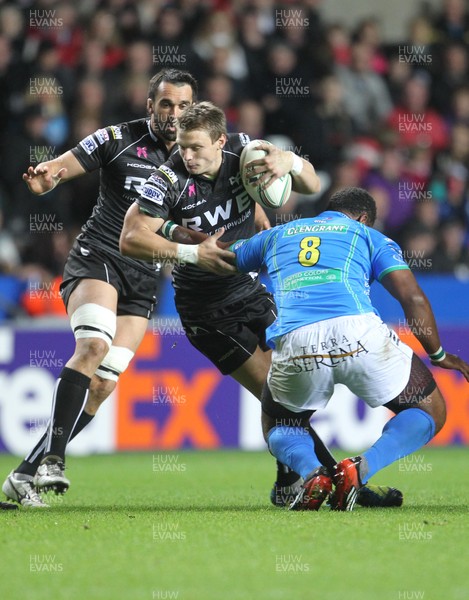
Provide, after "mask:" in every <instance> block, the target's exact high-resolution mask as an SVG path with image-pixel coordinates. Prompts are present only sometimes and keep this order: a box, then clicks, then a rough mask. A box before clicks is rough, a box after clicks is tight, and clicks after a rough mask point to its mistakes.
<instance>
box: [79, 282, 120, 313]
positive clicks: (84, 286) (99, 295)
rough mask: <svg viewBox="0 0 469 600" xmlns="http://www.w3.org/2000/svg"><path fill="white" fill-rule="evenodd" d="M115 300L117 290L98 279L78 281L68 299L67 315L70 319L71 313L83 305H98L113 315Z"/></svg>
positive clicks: (115, 305) (115, 306) (115, 307)
mask: <svg viewBox="0 0 469 600" xmlns="http://www.w3.org/2000/svg"><path fill="white" fill-rule="evenodd" d="M117 298H118V294H117V290H116V288H115V287H114V286H112V285H111V284H109V283H106V282H105V281H100V280H99V279H80V280H79V282H78V283H77V285H76V286H75V288H74V290H73V292H72V293H71V294H70V297H69V299H68V303H67V313H68V316H69V317H72V316H73V313H74V312H75V311H76V310H77V309H78V308H79V307H80V306H83V305H84V304H98V305H99V306H102V307H103V308H107V309H109V310H112V311H113V312H114V313H115V312H116V309H117Z"/></svg>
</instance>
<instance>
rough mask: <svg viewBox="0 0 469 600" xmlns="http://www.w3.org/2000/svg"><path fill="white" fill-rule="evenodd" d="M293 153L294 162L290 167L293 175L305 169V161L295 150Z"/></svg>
mask: <svg viewBox="0 0 469 600" xmlns="http://www.w3.org/2000/svg"><path fill="white" fill-rule="evenodd" d="M292 154H293V164H292V168H291V169H290V173H291V174H292V175H299V174H300V173H301V171H302V170H303V161H302V160H301V158H300V157H299V156H297V155H296V154H295V153H294V152H292Z"/></svg>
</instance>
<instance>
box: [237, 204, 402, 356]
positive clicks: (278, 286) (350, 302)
mask: <svg viewBox="0 0 469 600" xmlns="http://www.w3.org/2000/svg"><path fill="white" fill-rule="evenodd" d="M230 250H232V251H233V252H235V253H236V263H237V268H238V270H240V271H243V272H249V271H256V270H258V269H260V268H261V266H262V265H266V267H267V270H268V273H269V276H270V279H271V280H272V285H273V290H274V296H275V302H276V304H277V308H278V318H277V320H276V321H275V322H274V323H273V324H272V325H271V326H270V327H269V328H268V329H267V341H268V343H269V344H270V345H271V346H273V341H274V340H275V338H277V337H279V336H282V335H284V334H285V333H288V332H289V331H292V330H294V329H297V328H298V327H303V326H304V325H308V324H310V323H315V322H317V321H323V320H325V319H332V318H334V317H341V316H345V315H357V314H363V313H368V312H374V313H376V314H378V312H377V310H376V309H375V308H374V307H373V305H372V304H371V301H370V284H371V283H372V281H374V280H375V279H377V280H378V281H380V280H381V279H382V278H383V277H384V276H385V275H386V274H387V273H389V272H390V271H395V270H396V269H408V268H409V267H408V266H407V264H406V262H405V261H404V258H403V256H402V251H401V249H400V247H399V246H398V245H397V244H396V242H394V241H393V240H391V239H390V238H388V237H386V236H384V235H383V234H382V233H380V232H379V231H376V230H375V229H372V228H370V227H367V226H366V225H363V224H362V223H359V222H358V221H354V220H353V219H351V218H349V217H348V216H346V215H344V214H343V213H341V212H336V211H326V212H323V213H321V214H320V215H318V216H317V217H315V218H310V219H300V220H297V221H292V222H290V223H287V224H285V225H280V226H278V227H274V228H273V229H269V230H267V231H262V232H261V233H258V234H257V235H255V236H254V237H252V238H250V239H248V240H239V241H238V242H236V243H235V244H232V246H231V247H230Z"/></svg>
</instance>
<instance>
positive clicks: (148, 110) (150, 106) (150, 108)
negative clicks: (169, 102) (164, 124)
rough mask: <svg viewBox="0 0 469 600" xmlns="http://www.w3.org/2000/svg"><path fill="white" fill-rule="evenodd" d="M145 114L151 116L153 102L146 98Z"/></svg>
mask: <svg viewBox="0 0 469 600" xmlns="http://www.w3.org/2000/svg"><path fill="white" fill-rule="evenodd" d="M147 113H148V114H149V115H151V114H153V100H152V99H151V98H147Z"/></svg>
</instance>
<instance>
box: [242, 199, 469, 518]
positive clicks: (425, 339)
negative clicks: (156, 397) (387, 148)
mask: <svg viewBox="0 0 469 600" xmlns="http://www.w3.org/2000/svg"><path fill="white" fill-rule="evenodd" d="M375 218H376V205H375V202H374V200H373V198H372V197H371V196H370V194H369V193H368V192H367V191H365V190H363V189H360V188H347V189H344V190H341V191H339V192H337V193H335V194H334V195H333V197H332V198H331V201H330V204H329V206H328V210H327V211H325V212H323V213H321V214H320V215H318V216H317V217H315V218H309V219H301V220H297V221H292V222H290V223H288V224H285V225H282V226H278V227H274V228H273V229H270V230H267V231H263V232H261V233H259V234H257V235H256V236H254V237H252V238H250V239H248V240H240V241H238V242H237V243H235V244H233V245H231V246H230V249H232V250H233V251H234V252H235V254H236V266H237V268H238V270H239V271H241V272H250V271H254V270H259V269H260V268H261V267H262V266H263V265H264V266H266V267H267V271H268V273H269V276H270V279H271V281H272V285H273V293H274V298H275V302H276V304H277V310H278V317H277V319H276V320H275V321H274V322H273V323H272V324H271V325H270V326H269V327H268V329H267V343H268V344H269V345H270V346H271V347H272V348H273V352H272V365H271V368H270V371H269V374H268V378H267V383H266V385H265V386H264V391H263V396H262V408H263V411H262V427H263V432H264V436H265V439H266V441H267V443H268V446H269V449H270V451H271V453H272V454H273V455H274V456H275V457H276V458H277V459H278V460H279V461H281V462H282V463H284V464H286V465H288V466H289V467H290V468H291V469H293V470H294V471H295V472H297V473H299V474H300V475H301V476H302V477H303V478H304V480H305V482H304V484H303V487H302V489H301V490H300V492H299V493H298V495H297V496H296V498H295V500H294V501H293V503H292V504H291V506H290V508H292V509H297V510H298V509H299V510H318V509H319V507H320V506H321V504H322V502H324V500H325V499H326V498H327V497H328V496H329V494H331V492H332V495H331V499H330V503H331V508H333V509H335V510H352V509H353V507H354V504H355V502H356V498H357V493H358V491H359V489H360V488H361V487H362V486H363V484H364V483H365V482H367V481H368V480H369V479H370V478H371V477H372V476H373V475H374V474H375V473H376V472H377V471H379V470H380V469H383V468H384V467H386V466H387V465H389V464H391V463H392V462H394V461H396V460H398V459H400V458H402V457H404V456H407V455H408V454H411V453H412V452H415V451H416V450H418V449H419V448H421V447H422V446H424V445H425V444H427V443H428V442H429V441H430V440H431V439H432V438H433V437H434V436H435V435H436V434H437V433H438V432H439V431H440V429H441V428H442V427H443V425H444V423H445V418H446V408H445V401H444V399H443V396H442V394H441V392H440V390H439V389H438V387H437V385H436V383H435V381H434V379H433V376H432V373H431V371H430V370H429V369H428V368H427V366H426V365H425V364H424V363H423V362H422V360H421V359H420V358H419V357H418V356H417V355H416V354H415V353H414V352H413V351H412V350H411V348H409V347H408V346H407V345H406V344H404V343H403V342H402V340H400V339H399V337H398V336H397V334H396V333H395V332H394V331H392V330H391V329H389V328H388V327H387V325H385V324H384V323H383V321H382V320H381V319H380V317H379V315H378V312H377V310H376V309H375V308H374V307H373V305H372V304H371V301H370V284H371V283H372V281H374V280H377V281H379V282H380V283H381V284H382V285H383V286H384V287H385V288H386V289H387V290H388V292H390V293H391V294H392V296H394V298H396V299H397V300H398V301H399V303H400V304H401V306H402V308H403V310H404V313H405V316H406V319H407V322H408V324H409V325H410V327H411V328H412V324H415V323H419V327H418V328H417V329H416V330H415V331H414V333H415V336H416V337H417V339H418V341H419V342H420V343H421V345H422V346H423V348H424V350H425V351H426V352H427V354H428V355H429V358H430V360H431V362H432V364H433V365H435V366H439V367H442V368H444V369H454V370H457V371H460V372H461V373H462V374H463V375H464V377H465V378H466V380H467V381H469V365H468V364H467V363H466V362H465V361H463V360H462V359H461V358H459V357H458V356H456V355H454V354H449V353H446V352H445V351H444V350H443V349H442V347H441V342H440V337H439V334H438V330H437V326H436V322H435V318H434V315H433V311H432V308H431V306H430V303H429V301H428V299H427V298H426V296H425V294H424V293H423V291H422V290H421V288H420V287H419V285H418V283H417V281H416V279H415V277H414V275H413V274H412V272H411V270H410V269H409V267H408V266H407V264H406V262H405V261H404V259H403V256H402V252H401V250H400V248H399V246H398V245H397V244H396V243H395V242H394V241H393V240H391V239H390V238H388V237H386V236H384V235H383V234H382V233H380V232H378V231H376V230H374V229H372V228H371V227H372V226H373V223H374V221H375ZM336 383H342V384H344V385H346V386H347V387H348V388H349V389H350V390H351V391H352V392H353V393H354V394H356V395H357V396H359V397H360V398H362V399H363V400H364V401H365V402H366V403H367V404H368V405H369V406H371V407H377V406H386V407H387V408H388V409H390V410H391V411H392V412H394V413H395V416H394V417H392V418H391V419H390V420H389V421H388V423H387V424H386V425H385V427H384V429H383V432H382V435H381V437H380V438H379V439H378V440H377V441H376V443H375V444H373V446H372V447H371V448H369V449H368V450H366V452H364V453H363V454H361V455H360V456H357V457H353V458H346V459H344V460H342V461H341V462H339V463H338V464H337V465H335V466H334V467H333V468H330V469H329V470H327V469H326V468H325V467H324V466H322V465H321V464H320V461H319V460H318V458H317V456H316V454H315V449H314V445H313V441H312V439H311V436H310V432H309V419H310V417H311V415H312V414H313V412H314V411H316V410H318V409H321V408H324V407H325V406H326V405H327V403H328V401H329V399H330V398H331V396H332V394H333V391H334V385H335V384H336Z"/></svg>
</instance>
